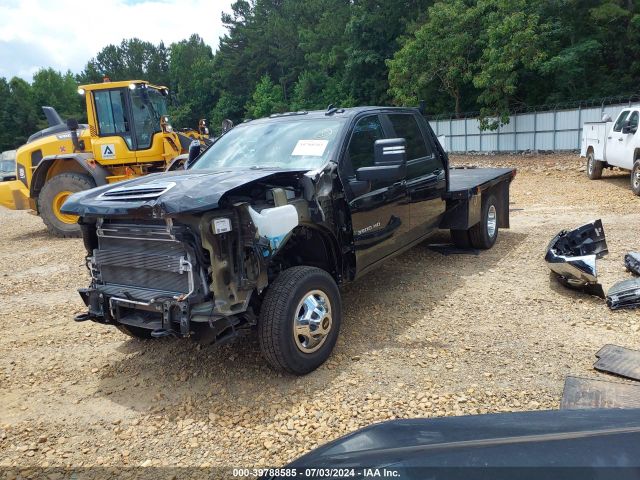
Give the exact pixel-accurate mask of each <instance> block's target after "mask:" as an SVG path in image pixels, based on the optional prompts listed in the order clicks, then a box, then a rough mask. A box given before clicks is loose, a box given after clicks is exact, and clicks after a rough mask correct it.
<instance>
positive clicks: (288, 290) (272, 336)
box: [258, 266, 342, 375]
mask: <svg viewBox="0 0 640 480" xmlns="http://www.w3.org/2000/svg"><path fill="white" fill-rule="evenodd" d="M341 321H342V304H341V301H340V292H339V290H338V286H337V285H336V282H335V281H334V280H333V278H332V277H331V275H329V274H328V273H327V272H325V271H324V270H321V269H319V268H315V267H306V266H300V267H293V268H289V269H287V270H285V271H284V272H282V273H281V274H280V275H278V277H277V278H276V279H275V281H274V282H273V283H272V284H271V286H270V287H269V289H268V290H267V293H266V295H265V298H264V301H263V303H262V308H261V310H260V321H259V325H258V338H259V341H260V349H261V350H262V354H263V355H264V357H265V359H266V360H267V362H268V363H269V364H270V365H271V366H272V367H273V368H275V369H276V370H282V371H285V372H289V373H293V374H296V375H304V374H307V373H309V372H312V371H313V370H315V369H316V368H318V367H319V366H320V365H322V364H323V363H324V362H325V361H326V360H327V358H329V355H330V354H331V351H332V350H333V347H334V346H335V344H336V341H337V339H338V332H339V331H340V323H341Z"/></svg>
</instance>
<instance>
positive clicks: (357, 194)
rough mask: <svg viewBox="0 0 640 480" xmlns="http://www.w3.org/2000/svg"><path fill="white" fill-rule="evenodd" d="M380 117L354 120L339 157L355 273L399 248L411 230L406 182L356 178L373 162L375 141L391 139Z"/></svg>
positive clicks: (364, 117)
mask: <svg viewBox="0 0 640 480" xmlns="http://www.w3.org/2000/svg"><path fill="white" fill-rule="evenodd" d="M383 125H384V124H383V121H382V119H381V116H380V115H378V114H369V115H365V116H362V117H360V118H358V119H356V121H355V123H354V125H353V127H352V130H351V132H350V134H349V142H348V144H347V147H346V151H345V152H344V155H343V157H342V159H341V162H340V163H341V168H340V171H341V177H342V179H343V182H344V183H345V187H346V188H345V190H346V193H347V197H348V198H347V199H348V201H349V207H350V210H351V222H352V226H353V235H354V243H355V248H356V261H357V272H361V271H362V270H363V269H365V268H367V267H369V266H371V265H372V264H374V263H375V262H377V261H379V260H381V259H383V258H384V257H386V256H387V255H390V254H391V253H393V252H395V251H396V250H398V249H399V248H401V247H402V246H403V245H404V244H405V243H406V240H407V235H408V233H409V230H410V224H409V204H408V202H407V188H406V182H405V181H404V180H401V181H393V180H388V181H385V180H377V181H371V182H362V181H358V180H357V179H356V171H357V170H358V169H359V168H361V167H372V166H373V165H374V149H373V147H374V144H375V141H376V140H381V139H384V138H391V137H390V136H389V135H390V132H389V130H388V129H386V128H385V127H384V126H383Z"/></svg>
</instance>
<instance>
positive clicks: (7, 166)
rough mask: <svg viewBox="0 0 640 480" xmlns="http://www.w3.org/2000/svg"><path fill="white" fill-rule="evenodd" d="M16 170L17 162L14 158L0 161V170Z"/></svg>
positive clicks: (10, 171)
mask: <svg viewBox="0 0 640 480" xmlns="http://www.w3.org/2000/svg"><path fill="white" fill-rule="evenodd" d="M15 171H16V163H15V162H14V161H13V160H2V161H0V172H5V173H6V172H9V173H12V172H15Z"/></svg>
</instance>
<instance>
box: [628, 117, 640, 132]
mask: <svg viewBox="0 0 640 480" xmlns="http://www.w3.org/2000/svg"><path fill="white" fill-rule="evenodd" d="M638 117H639V116H638V112H633V113H632V114H631V116H630V117H629V126H630V127H631V132H632V135H633V134H634V133H635V132H636V131H637V130H638Z"/></svg>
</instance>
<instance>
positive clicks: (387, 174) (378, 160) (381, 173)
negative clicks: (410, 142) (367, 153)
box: [356, 138, 407, 182]
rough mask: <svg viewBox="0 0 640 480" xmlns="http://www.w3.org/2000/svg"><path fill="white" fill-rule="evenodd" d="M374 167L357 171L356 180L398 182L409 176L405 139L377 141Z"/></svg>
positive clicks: (374, 147)
mask: <svg viewBox="0 0 640 480" xmlns="http://www.w3.org/2000/svg"><path fill="white" fill-rule="evenodd" d="M373 156H374V166H373V167H362V168H359V169H358V170H357V171H356V179H358V180H361V181H363V180H366V181H374V180H388V181H394V182H395V181H398V180H402V179H403V178H405V176H406V174H407V141H406V140H405V139H404V138H387V139H384V140H376V142H375V144H374V145H373Z"/></svg>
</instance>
